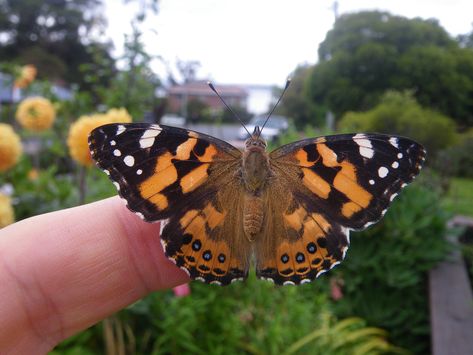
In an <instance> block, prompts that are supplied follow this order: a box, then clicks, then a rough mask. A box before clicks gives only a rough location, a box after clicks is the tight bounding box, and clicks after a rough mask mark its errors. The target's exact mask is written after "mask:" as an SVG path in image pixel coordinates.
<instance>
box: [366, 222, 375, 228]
mask: <svg viewBox="0 0 473 355" xmlns="http://www.w3.org/2000/svg"><path fill="white" fill-rule="evenodd" d="M375 223H376V222H367V223H365V225H364V226H363V228H368V227H369V226H372V225H373V224H375Z"/></svg>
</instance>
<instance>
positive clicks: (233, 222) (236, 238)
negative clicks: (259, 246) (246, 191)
mask: <svg viewBox="0 0 473 355" xmlns="http://www.w3.org/2000/svg"><path fill="white" fill-rule="evenodd" d="M234 179H235V178H234V176H233V175H231V174H228V175H222V176H221V178H220V179H219V181H218V186H219V187H218V188H217V187H215V193H214V194H212V195H208V196H206V197H205V198H201V199H195V200H193V201H190V204H189V205H188V208H186V209H185V210H182V211H179V212H177V214H176V215H175V216H173V217H172V218H171V219H170V220H169V221H168V223H166V226H165V227H164V230H163V231H162V234H161V239H162V243H163V245H164V248H165V250H166V254H167V255H168V257H169V258H170V259H171V260H172V261H173V262H174V263H175V264H176V265H177V266H178V267H180V268H182V269H184V270H187V272H188V273H189V276H191V278H193V279H196V280H200V281H203V282H206V283H215V284H219V285H227V284H229V283H231V282H232V281H234V280H242V279H244V278H246V277H247V275H248V269H249V263H250V260H249V258H250V255H251V248H252V246H251V244H250V243H249V241H248V239H247V238H246V237H245V235H244V233H243V228H242V221H241V218H242V213H238V211H239V210H240V211H241V202H242V201H241V200H242V197H243V191H241V190H240V189H241V188H242V187H241V185H238V184H235V181H234Z"/></svg>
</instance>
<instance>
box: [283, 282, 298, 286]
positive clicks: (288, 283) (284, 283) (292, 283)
mask: <svg viewBox="0 0 473 355" xmlns="http://www.w3.org/2000/svg"><path fill="white" fill-rule="evenodd" d="M283 285H295V283H294V282H292V281H284V282H283Z"/></svg>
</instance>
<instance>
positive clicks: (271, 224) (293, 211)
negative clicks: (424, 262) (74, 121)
mask: <svg viewBox="0 0 473 355" xmlns="http://www.w3.org/2000/svg"><path fill="white" fill-rule="evenodd" d="M89 145H90V149H91V153H92V156H93V158H94V159H95V160H96V161H97V164H98V166H99V167H100V168H102V169H103V170H104V171H105V172H106V173H107V174H108V175H109V176H110V178H111V180H112V181H113V182H114V183H115V185H116V186H117V188H118V191H119V194H120V196H121V197H122V198H124V199H125V200H126V203H127V206H128V208H129V209H130V210H131V211H133V212H135V213H136V214H137V215H138V216H140V217H141V218H142V219H144V220H146V221H149V222H153V221H158V220H164V221H166V223H163V222H162V226H163V228H162V232H161V241H162V244H163V247H164V251H165V254H166V255H167V256H168V258H169V259H170V260H171V261H173V262H174V263H175V264H176V265H177V266H178V267H180V268H181V269H183V270H185V271H186V272H187V273H188V274H189V275H190V277H191V278H193V279H196V280H200V281H204V282H206V283H216V284H221V285H226V284H229V283H231V282H233V281H235V280H240V279H244V278H245V277H246V276H247V274H248V271H249V268H250V264H251V261H252V260H254V261H255V268H256V274H257V276H258V277H260V278H263V279H268V280H271V281H273V282H275V283H277V284H300V283H305V282H309V281H311V280H313V279H315V278H316V277H318V276H319V275H321V274H322V273H324V272H326V271H327V270H329V269H331V268H332V267H334V266H335V265H337V264H339V263H340V262H341V261H342V260H343V258H344V257H345V254H346V251H347V249H348V246H349V231H350V230H361V229H364V228H366V227H367V226H369V225H370V224H372V223H375V222H376V221H378V220H379V219H380V218H381V217H382V216H383V215H384V213H385V212H386V209H387V208H388V206H389V204H390V203H391V201H392V200H393V199H394V197H395V196H396V195H397V193H398V192H399V190H400V189H401V188H402V187H404V186H405V185H406V184H407V183H409V182H411V181H412V180H413V179H414V177H415V176H416V175H417V174H418V173H419V170H420V168H421V166H422V163H423V161H424V159H425V151H424V149H423V147H422V146H421V145H419V144H418V143H416V142H414V141H412V140H410V139H408V138H403V137H396V136H387V135H380V134H343V135H334V136H326V137H319V138H310V139H305V140H301V141H298V142H294V143H291V144H288V145H285V146H282V147H280V148H277V149H276V150H274V151H272V152H267V151H266V143H265V141H264V140H263V139H262V138H260V131H259V129H258V128H257V129H255V132H254V133H253V134H252V135H251V136H250V138H249V139H248V140H247V141H246V142H245V149H244V150H243V151H240V150H238V149H237V148H235V147H233V146H231V145H230V144H228V143H226V142H224V141H221V140H219V139H217V138H215V137H211V136H208V135H205V134H202V133H198V132H194V131H189V130H186V129H182V128H175V127H168V126H158V125H150V124H144V123H142V124H140V123H137V124H112V125H105V126H102V127H99V128H97V129H96V130H94V131H93V132H92V133H91V136H90V138H89Z"/></svg>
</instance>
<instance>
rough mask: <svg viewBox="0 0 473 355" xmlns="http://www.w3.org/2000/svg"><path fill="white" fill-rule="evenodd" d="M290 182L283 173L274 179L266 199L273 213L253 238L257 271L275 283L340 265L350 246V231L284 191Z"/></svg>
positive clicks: (308, 276) (304, 279)
mask: <svg viewBox="0 0 473 355" xmlns="http://www.w3.org/2000/svg"><path fill="white" fill-rule="evenodd" d="M291 184H292V181H291V180H289V179H287V178H285V177H284V176H282V175H279V176H276V177H274V178H273V182H272V184H271V187H269V191H268V198H267V199H266V200H267V209H269V210H271V211H273V212H274V213H272V214H271V215H268V216H267V219H268V222H267V225H266V229H265V232H264V233H263V235H262V236H261V238H260V239H258V240H257V241H256V250H255V251H256V274H257V276H258V277H260V278H263V279H269V280H272V281H274V282H275V283H276V284H278V285H284V284H301V283H305V282H309V281H311V280H313V279H315V278H316V277H318V276H319V275H321V274H323V273H324V272H326V271H327V270H329V269H331V268H332V267H334V266H335V265H337V264H339V263H340V262H341V261H342V260H343V258H344V257H345V253H346V251H347V249H348V245H349V237H348V232H349V230H348V229H347V228H344V227H342V226H341V225H339V224H337V223H333V222H331V221H329V220H327V217H326V216H325V215H324V214H323V212H322V211H318V212H309V211H308V210H307V209H306V208H305V207H304V205H303V204H302V203H301V201H298V200H297V198H296V197H295V196H294V195H293V194H291V193H287V192H288V191H292V189H293V185H291ZM284 192H285V193H284ZM273 196H274V197H273ZM276 196H277V198H275V197H276Z"/></svg>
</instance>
